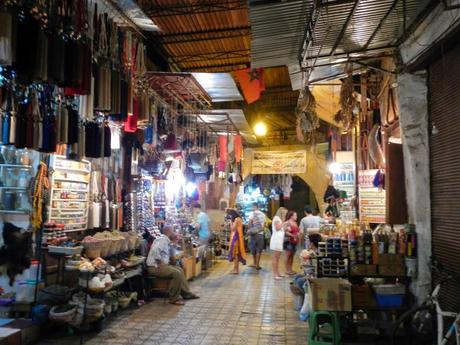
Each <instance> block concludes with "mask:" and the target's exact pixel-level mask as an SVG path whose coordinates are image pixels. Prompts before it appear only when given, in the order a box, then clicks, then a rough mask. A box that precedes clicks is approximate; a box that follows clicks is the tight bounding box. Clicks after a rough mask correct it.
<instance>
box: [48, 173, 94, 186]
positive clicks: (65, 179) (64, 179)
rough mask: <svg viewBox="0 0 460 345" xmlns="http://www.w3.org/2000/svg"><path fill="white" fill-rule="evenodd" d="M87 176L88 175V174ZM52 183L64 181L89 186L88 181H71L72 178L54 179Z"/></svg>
mask: <svg viewBox="0 0 460 345" xmlns="http://www.w3.org/2000/svg"><path fill="white" fill-rule="evenodd" d="M88 174H89V173H88ZM53 179H54V181H65V182H76V183H84V184H89V182H88V181H83V180H78V179H73V178H67V177H66V178H64V177H54V178H53Z"/></svg>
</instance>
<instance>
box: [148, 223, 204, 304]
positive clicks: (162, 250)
mask: <svg viewBox="0 0 460 345" xmlns="http://www.w3.org/2000/svg"><path fill="white" fill-rule="evenodd" d="M176 240H177V235H176V234H175V233H174V230H173V228H172V227H171V226H169V225H165V227H164V228H163V235H162V236H160V237H158V238H156V239H155V241H153V243H152V247H151V248H150V251H149V255H148V257H147V271H148V273H149V274H151V275H152V276H155V277H160V278H166V279H171V282H170V283H169V303H171V304H176V305H184V304H185V303H184V301H183V300H181V298H180V297H181V296H182V298H183V299H185V300H187V299H196V298H199V297H198V296H197V295H195V294H193V293H192V292H191V291H190V288H189V286H188V282H187V279H186V278H185V274H184V271H183V270H182V268H180V267H178V266H174V265H171V264H170V262H171V255H172V253H174V250H173V246H172V244H173V242H174V241H176Z"/></svg>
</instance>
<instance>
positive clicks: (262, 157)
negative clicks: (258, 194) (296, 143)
mask: <svg viewBox="0 0 460 345" xmlns="http://www.w3.org/2000/svg"><path fill="white" fill-rule="evenodd" d="M306 171H307V152H306V151H305V150H300V151H255V152H254V156H253V159H252V174H303V173H305V172H306Z"/></svg>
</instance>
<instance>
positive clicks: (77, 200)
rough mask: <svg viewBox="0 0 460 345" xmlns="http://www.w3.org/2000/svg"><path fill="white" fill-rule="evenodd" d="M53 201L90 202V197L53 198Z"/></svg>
mask: <svg viewBox="0 0 460 345" xmlns="http://www.w3.org/2000/svg"><path fill="white" fill-rule="evenodd" d="M52 200H53V201H70V202H88V201H89V200H88V199H52Z"/></svg>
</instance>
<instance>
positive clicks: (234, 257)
mask: <svg viewBox="0 0 460 345" xmlns="http://www.w3.org/2000/svg"><path fill="white" fill-rule="evenodd" d="M304 212H305V215H304V217H303V218H302V219H301V220H300V223H298V215H297V213H296V212H295V211H292V210H288V209H286V208H285V207H280V208H279V209H278V211H277V212H276V214H275V216H274V217H273V219H272V220H271V233H270V232H268V234H269V236H267V224H269V223H270V220H269V219H268V217H267V216H266V215H265V214H264V213H263V212H262V211H261V210H260V209H259V207H258V205H257V204H253V206H252V212H251V214H250V216H249V219H248V224H247V226H246V231H244V226H243V219H242V217H241V215H240V214H239V213H238V211H236V210H235V209H228V210H227V212H226V219H227V220H228V221H229V222H230V230H231V235H230V242H229V248H228V249H229V250H228V258H229V260H230V261H231V262H233V269H232V270H231V272H230V273H231V274H239V272H240V271H239V266H240V264H243V265H246V245H245V237H248V238H249V245H248V248H249V252H250V254H251V255H252V263H251V264H250V265H249V267H252V268H254V269H256V270H261V269H262V268H261V266H260V259H261V255H262V252H263V251H264V249H265V247H266V244H267V243H266V240H267V239H268V240H269V241H268V242H269V248H270V250H271V251H272V252H273V255H272V270H273V278H274V279H275V280H282V279H283V278H285V277H286V276H291V277H292V279H293V282H294V284H293V287H294V288H296V289H297V288H298V289H299V290H301V289H302V287H303V284H304V283H305V280H306V278H307V276H308V272H307V271H308V267H309V265H310V267H311V261H312V258H314V256H315V255H316V250H317V247H318V241H319V239H318V237H319V235H318V234H317V233H316V232H317V231H318V228H319V227H320V225H321V223H322V222H323V219H322V218H321V217H319V216H315V215H314V214H313V210H312V209H311V208H309V207H305V209H304ZM194 214H195V219H196V220H195V224H194V228H195V230H196V231H197V235H198V236H199V239H200V242H201V243H208V242H209V239H210V234H211V232H210V224H209V223H210V220H209V217H208V216H207V214H206V213H205V212H204V211H203V210H202V208H201V206H200V205H198V204H197V205H195V206H194ZM162 232H163V234H162V236H160V237H158V238H157V239H155V241H154V242H153V243H152V245H151V248H150V251H149V254H148V257H147V270H148V273H149V274H151V275H152V276H157V277H160V278H166V279H169V280H170V281H171V282H170V284H169V297H170V299H169V302H170V303H171V304H175V305H183V304H184V300H188V299H195V298H199V297H198V296H197V295H196V294H194V293H192V292H191V291H190V288H189V286H188V282H187V279H186V278H185V275H184V271H183V270H182V268H180V267H179V266H177V265H176V263H175V262H174V258H175V253H174V248H175V245H176V244H177V241H178V237H177V234H176V232H175V231H174V229H173V227H172V226H170V225H165V226H164V228H163V231H162ZM267 237H268V238H267ZM299 247H300V248H301V249H303V250H302V251H301V253H300V259H301V261H302V266H303V267H304V272H303V273H300V274H297V272H295V271H294V270H293V262H294V257H295V254H296V252H297V250H298V249H299ZM283 253H284V254H285V265H284V271H285V274H282V273H281V271H280V267H279V266H280V261H281V257H282V255H283ZM312 271H313V270H312Z"/></svg>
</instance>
